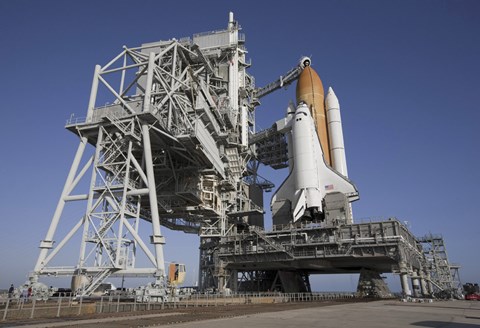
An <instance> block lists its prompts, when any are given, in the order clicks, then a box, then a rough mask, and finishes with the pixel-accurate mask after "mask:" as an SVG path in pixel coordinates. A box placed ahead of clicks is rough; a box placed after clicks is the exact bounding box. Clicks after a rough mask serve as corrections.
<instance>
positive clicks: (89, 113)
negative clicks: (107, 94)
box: [87, 65, 102, 122]
mask: <svg viewBox="0 0 480 328" xmlns="http://www.w3.org/2000/svg"><path fill="white" fill-rule="evenodd" d="M101 69H102V67H101V66H100V65H96V66H95V72H94V73H93V81H92V89H91V91H90V100H89V102H88V109H87V122H91V121H92V118H93V110H94V109H95V102H96V101H97V92H98V77H99V76H100V70H101Z"/></svg>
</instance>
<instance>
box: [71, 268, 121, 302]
mask: <svg viewBox="0 0 480 328" xmlns="http://www.w3.org/2000/svg"><path fill="white" fill-rule="evenodd" d="M117 270H118V269H115V268H106V269H104V270H103V271H100V272H98V273H97V274H96V275H95V276H93V277H92V278H91V279H90V282H89V283H88V284H86V285H85V286H84V287H83V288H82V290H81V292H80V293H78V294H77V296H80V297H83V296H90V295H91V294H92V293H93V292H94V291H95V290H96V289H97V288H98V286H100V285H101V284H102V283H103V281H104V280H105V279H106V278H107V277H108V276H110V275H111V274H112V273H113V272H115V271H117Z"/></svg>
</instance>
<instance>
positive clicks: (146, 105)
mask: <svg viewBox="0 0 480 328" xmlns="http://www.w3.org/2000/svg"><path fill="white" fill-rule="evenodd" d="M154 65H155V53H154V52H150V54H149V56H148V69H147V81H146V83H145V96H144V98H143V112H148V111H150V99H151V97H152V83H153V69H154Z"/></svg>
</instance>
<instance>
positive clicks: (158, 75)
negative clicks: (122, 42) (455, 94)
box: [30, 14, 263, 295]
mask: <svg viewBox="0 0 480 328" xmlns="http://www.w3.org/2000/svg"><path fill="white" fill-rule="evenodd" d="M239 29H240V27H239V26H238V24H237V23H236V22H235V21H234V20H233V14H231V15H230V17H229V23H228V27H227V28H226V29H224V30H220V31H213V32H207V33H202V34H196V35H194V36H193V38H183V39H180V40H176V39H172V40H168V41H159V42H154V43H148V44H144V45H142V46H141V47H138V48H128V47H124V49H123V50H122V51H121V52H120V54H118V56H116V57H115V58H113V59H112V60H111V61H110V62H108V63H107V64H105V65H104V66H100V65H97V66H96V67H95V71H94V77H93V83H92V88H91V94H90V101H89V104H88V109H87V115H86V117H85V118H75V117H72V118H71V119H70V120H69V121H68V122H67V125H66V128H67V129H68V130H70V131H71V132H73V133H75V134H77V135H78V136H79V138H80V142H79V146H78V149H77V152H76V154H75V158H74V161H73V164H72V166H71V169H70V172H69V174H68V177H67V179H66V182H65V185H64V189H63V192H62V194H61V196H60V199H59V202H58V205H57V208H56V210H55V213H54V215H53V218H52V220H51V224H50V227H49V229H48V232H47V234H46V236H45V238H44V239H43V240H42V242H41V243H40V254H39V257H38V260H37V263H36V265H35V268H34V270H33V272H32V273H31V278H30V279H31V281H33V282H35V281H36V280H37V279H38V277H39V276H40V275H69V276H73V279H72V287H73V288H74V289H75V290H76V291H77V292H79V293H81V294H84V295H88V294H91V292H93V291H94V290H95V289H96V287H97V286H99V285H100V284H101V283H102V281H104V280H105V279H106V278H107V277H109V276H127V277H128V276H145V277H154V278H155V281H156V284H157V285H158V286H162V285H163V284H164V283H165V264H164V258H163V247H164V244H165V238H164V237H163V235H162V232H161V226H164V227H166V228H169V229H173V230H181V231H184V232H188V233H197V234H200V235H201V236H202V238H208V243H210V242H211V241H212V240H216V238H219V237H221V236H224V235H225V234H226V233H227V231H229V230H231V226H232V224H233V222H234V221H235V222H237V221H238V220H241V221H242V222H245V223H247V222H248V220H249V218H251V219H252V220H255V219H256V220H257V221H258V220H259V215H260V220H262V219H263V216H262V215H261V214H262V213H263V209H262V207H261V206H262V204H263V199H261V196H262V194H261V193H259V192H258V191H257V190H256V188H259V187H258V186H256V185H255V184H254V183H253V182H254V181H256V180H255V176H252V174H254V173H255V172H253V171H252V170H253V168H252V169H250V168H249V165H247V164H248V163H249V161H250V160H251V159H252V155H253V153H252V152H251V150H250V148H249V145H248V135H249V134H250V133H252V131H253V129H254V124H255V120H254V112H253V109H254V106H253V105H252V104H251V103H250V101H249V99H251V98H253V90H254V80H253V77H251V76H250V75H249V74H248V73H247V72H246V68H247V67H249V65H250V64H249V63H248V62H247V61H246V60H245V53H246V50H245V47H244V35H243V34H241V33H239ZM106 99H107V101H109V102H108V103H107V104H105V105H104V101H105V100H106ZM99 102H101V103H102V105H101V106H100V105H98V103H99ZM89 145H90V146H93V148H94V151H93V155H90V154H88V151H86V148H87V146H89ZM244 177H247V178H248V179H244ZM247 180H248V181H249V182H247ZM85 185H86V186H87V187H86V188H83V190H82V186H85ZM253 194H255V195H256V196H255V197H256V203H255V202H254V201H252V197H251V195H253ZM259 194H260V199H259V196H258V195H259ZM79 201H83V202H84V203H85V207H86V210H85V213H83V214H82V215H80V217H77V218H75V219H74V218H72V217H71V216H69V214H68V213H67V211H64V209H65V206H66V205H69V204H70V203H71V202H79ZM62 220H63V221H62ZM60 222H65V224H66V225H69V226H70V230H69V231H68V232H67V233H66V234H65V235H64V236H63V238H60V239H59V240H58V239H57V241H56V242H55V239H54V237H55V234H56V233H57V228H58V226H59V223H60ZM144 224H147V225H150V226H151V228H150V231H151V233H150V235H149V236H143V235H142V234H141V233H140V227H141V225H144ZM259 224H262V223H261V222H259ZM76 234H79V235H80V236H81V242H80V250H79V251H80V252H79V260H78V262H77V264H76V265H73V266H70V267H66V266H61V267H58V266H52V265H51V263H53V262H54V259H55V257H56V256H57V254H58V253H59V252H60V251H61V249H62V248H63V247H64V246H65V245H66V244H67V243H68V242H69V240H70V239H72V237H73V236H74V235H76ZM202 240H203V239H202ZM205 243H207V242H203V244H205ZM140 252H142V253H143V254H142V256H145V257H146V258H147V259H148V261H149V262H150V264H151V265H150V266H149V267H138V265H137V263H136V262H137V261H136V259H137V256H138V255H139V253H140ZM208 252H209V250H208V247H207V246H205V245H203V246H202V257H208V256H209V254H204V253H208ZM209 265H210V264H208V263H205V264H204V265H203V266H202V267H201V272H202V273H203V280H212V279H213V278H211V277H208V274H209V273H208V272H211V268H209V267H208V266H209Z"/></svg>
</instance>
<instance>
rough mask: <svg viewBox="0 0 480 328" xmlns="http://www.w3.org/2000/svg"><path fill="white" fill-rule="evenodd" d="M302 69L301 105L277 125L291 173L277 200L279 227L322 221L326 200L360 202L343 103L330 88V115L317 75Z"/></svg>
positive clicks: (274, 209)
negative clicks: (350, 174)
mask: <svg viewBox="0 0 480 328" xmlns="http://www.w3.org/2000/svg"><path fill="white" fill-rule="evenodd" d="M301 64H303V66H304V69H303V71H302V73H301V74H300V76H299V79H298V83H297V102H298V105H297V107H296V108H293V106H289V109H288V113H287V116H286V118H285V119H283V120H280V121H278V122H277V123H276V126H277V131H279V132H281V133H284V134H285V135H286V136H287V142H288V152H289V168H290V173H289V175H288V177H287V179H286V180H285V181H284V182H283V183H282V185H281V186H280V187H279V188H278V190H277V192H276V193H275V194H274V195H273V197H272V201H271V208H272V215H273V218H274V222H275V221H277V222H282V223H286V222H287V220H288V221H289V222H292V221H293V222H296V221H298V220H299V219H301V218H302V217H307V218H310V219H315V218H323V212H324V199H325V197H326V195H327V194H333V193H341V194H342V195H344V196H345V198H346V200H347V201H348V202H353V201H355V200H357V199H358V198H359V197H358V191H357V189H356V187H355V185H354V184H353V183H352V182H351V181H350V180H348V178H347V169H346V161H345V149H344V143H343V132H342V125H341V118H340V108H339V105H338V99H337V98H336V96H335V94H334V93H333V90H332V89H331V88H330V89H329V92H328V94H327V101H326V105H327V106H326V107H327V108H326V109H325V104H324V96H323V86H322V82H321V80H320V78H319V77H318V74H317V73H316V72H315V70H314V69H313V68H311V67H310V60H309V59H308V58H306V59H305V58H304V59H302V62H301ZM276 216H277V220H275V217H276ZM278 217H282V218H281V219H280V220H278Z"/></svg>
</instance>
